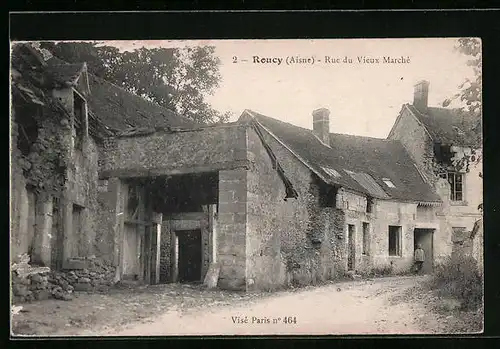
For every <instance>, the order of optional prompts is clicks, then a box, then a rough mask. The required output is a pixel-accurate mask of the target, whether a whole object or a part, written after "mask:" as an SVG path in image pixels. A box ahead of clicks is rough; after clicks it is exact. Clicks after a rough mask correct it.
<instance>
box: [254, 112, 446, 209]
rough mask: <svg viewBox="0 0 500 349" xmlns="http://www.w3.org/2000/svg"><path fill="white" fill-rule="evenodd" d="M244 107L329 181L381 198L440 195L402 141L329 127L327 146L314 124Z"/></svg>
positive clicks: (412, 198)
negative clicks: (309, 125) (300, 123)
mask: <svg viewBox="0 0 500 349" xmlns="http://www.w3.org/2000/svg"><path fill="white" fill-rule="evenodd" d="M246 112H247V113H248V114H249V115H251V116H252V117H253V120H255V121H257V122H258V123H259V124H260V125H261V126H263V127H264V128H265V129H267V130H269V131H270V132H271V133H272V134H273V135H275V136H276V137H277V138H278V139H279V140H280V141H281V142H283V143H284V144H285V145H286V146H287V147H288V148H289V149H290V150H291V151H292V152H293V153H295V154H296V155H297V156H298V157H299V158H300V159H301V160H302V161H303V162H305V163H306V165H308V166H309V167H310V168H311V169H312V170H313V171H314V172H315V173H316V174H318V175H319V176H320V177H321V178H322V179H323V180H325V179H326V181H327V182H329V183H330V184H334V185H338V186H342V187H345V188H349V189H352V190H355V191H357V192H361V193H365V194H367V195H369V196H372V197H375V198H380V199H395V200H403V201H418V202H420V201H421V202H440V201H441V200H440V198H439V196H438V195H437V194H436V193H435V191H434V190H433V189H432V188H431V187H430V185H429V184H427V183H426V182H425V181H424V180H423V179H422V177H421V175H420V173H419V172H418V170H417V168H416V167H415V165H414V163H413V161H412V160H411V158H410V156H409V155H408V153H407V152H406V150H405V149H404V148H403V146H402V144H401V143H400V142H398V141H393V140H386V139H378V138H370V137H361V136H351V135H346V134H337V133H331V134H330V147H328V146H326V145H325V144H323V143H322V142H321V141H320V140H319V139H318V138H317V137H316V136H315V135H314V134H313V132H312V130H309V129H305V128H302V127H298V126H295V125H292V124H290V123H287V122H283V121H279V120H277V119H274V118H271V117H268V116H265V115H262V114H259V113H256V112H254V111H246ZM331 170H334V171H335V172H337V173H338V174H340V176H337V175H332V171H331ZM387 182H389V183H387Z"/></svg>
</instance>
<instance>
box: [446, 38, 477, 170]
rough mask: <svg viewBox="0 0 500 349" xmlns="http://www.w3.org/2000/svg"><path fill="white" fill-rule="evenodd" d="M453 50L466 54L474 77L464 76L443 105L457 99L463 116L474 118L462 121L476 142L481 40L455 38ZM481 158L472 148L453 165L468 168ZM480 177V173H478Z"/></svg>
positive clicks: (467, 62)
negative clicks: (456, 90)
mask: <svg viewBox="0 0 500 349" xmlns="http://www.w3.org/2000/svg"><path fill="white" fill-rule="evenodd" d="M455 50H457V51H458V52H460V53H462V54H463V55H465V56H467V57H468V59H467V61H466V64H467V65H468V66H470V67H472V69H473V72H474V77H473V78H472V79H469V78H466V79H465V80H464V82H463V83H462V84H460V86H458V89H459V92H457V93H456V94H455V95H453V96H452V97H451V98H448V99H446V100H445V101H444V102H443V107H447V106H449V105H450V104H451V103H452V102H453V101H459V102H460V103H461V105H462V107H461V108H459V110H460V111H461V112H462V113H463V115H464V117H471V118H474V119H473V122H472V123H464V125H465V124H466V125H468V127H470V128H471V129H469V130H466V132H468V133H471V134H473V135H475V139H476V140H477V143H480V142H481V119H482V82H483V74H482V50H481V40H480V39H478V38H460V39H458V40H457V43H456V45H455ZM481 160H482V153H481V152H478V150H477V149H473V151H472V154H470V155H466V154H463V155H462V156H460V157H456V158H455V163H454V166H455V167H456V168H457V169H462V168H467V169H468V168H469V164H471V163H476V164H478V163H479V162H480V161H481ZM480 176H481V177H482V174H481V173H480Z"/></svg>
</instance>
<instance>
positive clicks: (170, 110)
mask: <svg viewBox="0 0 500 349" xmlns="http://www.w3.org/2000/svg"><path fill="white" fill-rule="evenodd" d="M52 57H53V58H56V60H59V61H61V62H62V63H61V64H60V65H62V64H86V63H87V62H78V63H76V62H75V63H70V62H67V61H65V60H64V59H62V58H60V57H58V56H56V55H54V54H52ZM87 74H88V75H91V76H92V77H94V78H97V79H98V80H102V81H104V82H105V83H107V84H109V85H111V86H113V87H116V88H118V89H120V90H122V91H124V92H126V93H128V94H130V95H132V96H134V97H137V98H140V99H142V100H143V101H146V102H148V103H149V104H151V105H153V106H155V107H159V108H161V109H164V110H166V111H169V112H172V113H174V114H177V115H178V116H179V117H182V118H185V119H187V120H190V121H192V120H191V119H189V118H187V117H185V116H184V115H180V114H178V113H177V112H176V111H175V110H172V109H170V108H166V107H164V106H161V105H159V104H158V103H155V102H153V101H150V100H148V99H146V98H144V97H142V96H139V95H138V94H136V93H134V92H132V91H129V90H127V89H126V88H124V87H121V86H118V85H117V84H115V83H113V82H111V81H109V80H107V79H104V78H102V77H100V76H97V75H95V74H92V73H91V72H89V71H88V69H87Z"/></svg>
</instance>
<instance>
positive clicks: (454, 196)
mask: <svg viewBox="0 0 500 349" xmlns="http://www.w3.org/2000/svg"><path fill="white" fill-rule="evenodd" d="M446 175H447V180H448V183H449V184H450V200H451V201H455V202H461V201H465V197H464V177H465V176H464V174H463V173H461V172H453V171H449V172H447V174H446ZM450 176H451V177H452V178H453V179H452V181H450ZM457 178H460V181H459V182H460V183H457V182H458V181H457ZM458 184H459V185H460V190H457V185H458ZM458 193H460V199H457V194H458Z"/></svg>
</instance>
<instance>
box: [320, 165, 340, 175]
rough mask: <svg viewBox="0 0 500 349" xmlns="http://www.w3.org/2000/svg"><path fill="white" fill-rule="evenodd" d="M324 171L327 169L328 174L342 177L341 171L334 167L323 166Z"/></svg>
mask: <svg viewBox="0 0 500 349" xmlns="http://www.w3.org/2000/svg"><path fill="white" fill-rule="evenodd" d="M321 168H322V169H323V171H325V172H326V173H327V174H328V175H330V176H332V177H335V178H340V173H338V172H337V171H335V170H334V169H333V168H330V167H321Z"/></svg>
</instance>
